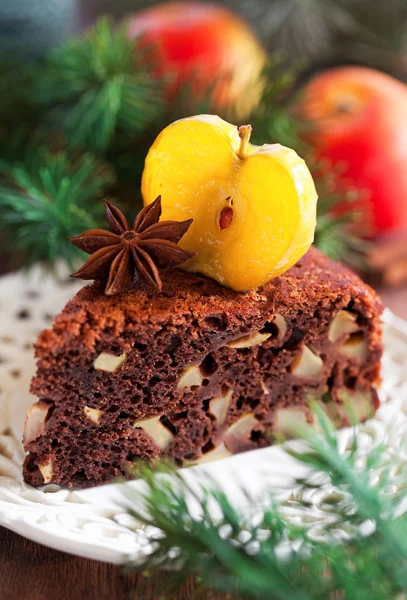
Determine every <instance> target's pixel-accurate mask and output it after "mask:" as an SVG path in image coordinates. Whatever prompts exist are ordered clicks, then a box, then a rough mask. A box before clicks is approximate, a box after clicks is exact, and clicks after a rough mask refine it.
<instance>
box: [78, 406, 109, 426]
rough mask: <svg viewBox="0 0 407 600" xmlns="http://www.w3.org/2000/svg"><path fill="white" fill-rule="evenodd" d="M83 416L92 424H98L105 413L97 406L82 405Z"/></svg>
mask: <svg viewBox="0 0 407 600" xmlns="http://www.w3.org/2000/svg"><path fill="white" fill-rule="evenodd" d="M82 412H83V416H84V417H85V418H86V419H87V420H88V421H90V422H91V423H93V425H99V423H100V419H101V417H102V416H103V415H104V414H105V413H104V411H103V410H98V409H97V408H90V407H89V406H84V407H83V411H82Z"/></svg>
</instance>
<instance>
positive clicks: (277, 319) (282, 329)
mask: <svg viewBox="0 0 407 600" xmlns="http://www.w3.org/2000/svg"><path fill="white" fill-rule="evenodd" d="M271 322H272V323H273V325H275V326H276V327H277V329H278V340H279V341H280V342H281V341H282V340H283V339H284V336H285V334H286V333H287V323H286V320H285V319H284V317H283V316H282V315H280V313H277V314H276V315H274V319H273V320H272V321H271Z"/></svg>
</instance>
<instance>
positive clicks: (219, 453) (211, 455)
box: [194, 442, 232, 465]
mask: <svg viewBox="0 0 407 600" xmlns="http://www.w3.org/2000/svg"><path fill="white" fill-rule="evenodd" d="M228 456H232V452H230V450H228V449H227V448H226V446H225V444H224V443H223V442H222V443H221V444H219V446H218V447H217V448H214V449H213V450H210V451H209V452H207V453H206V454H204V455H203V456H201V457H200V458H198V459H197V460H195V461H194V464H196V465H202V464H204V463H208V462H212V461H213V460H220V459H221V458H227V457H228Z"/></svg>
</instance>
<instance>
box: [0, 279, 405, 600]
mask: <svg viewBox="0 0 407 600" xmlns="http://www.w3.org/2000/svg"><path fill="white" fill-rule="evenodd" d="M382 297H383V300H384V302H385V304H386V305H387V306H389V308H391V309H392V310H393V311H394V312H395V313H396V314H398V315H399V316H401V317H404V318H405V319H407V288H404V289H400V290H393V291H383V292H382ZM193 588H194V582H193V580H192V579H191V580H189V581H187V582H186V584H185V586H184V589H183V590H182V591H181V592H180V594H179V596H178V600H190V598H191V595H192V590H193ZM150 590H151V588H150ZM150 590H149V589H148V587H147V589H146V588H145V586H143V591H142V590H141V589H140V579H139V577H138V576H137V575H136V574H133V575H124V574H122V573H121V571H120V569H119V568H118V567H115V566H112V565H107V564H104V563H100V562H96V561H92V560H85V559H82V558H77V557H75V556H70V555H68V554H65V553H63V552H58V551H56V550H51V549H50V548H46V547H45V546H40V545H39V544H35V543H33V542H30V541H28V540H26V539H24V538H22V537H20V536H19V535H16V534H15V533H12V532H10V531H7V530H6V529H4V528H1V527H0V600H84V599H86V600H88V599H89V600H93V599H95V600H124V599H128V598H132V599H138V600H146V598H151V596H150V594H151V591H150ZM149 592H150V593H149Z"/></svg>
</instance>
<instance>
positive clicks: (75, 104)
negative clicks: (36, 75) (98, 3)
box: [37, 18, 162, 151]
mask: <svg viewBox="0 0 407 600" xmlns="http://www.w3.org/2000/svg"><path fill="white" fill-rule="evenodd" d="M37 100H38V101H39V103H40V104H41V105H43V106H46V107H50V108H51V109H53V110H52V111H51V116H52V118H53V120H54V124H56V125H58V124H61V126H62V128H63V130H64V131H65V133H66V135H67V141H68V143H69V144H70V145H72V146H80V147H86V148H88V149H91V150H95V151H105V150H106V149H107V148H108V147H109V144H111V142H112V140H113V138H114V135H115V133H116V132H118V131H119V132H121V133H122V134H125V135H126V136H127V137H128V138H131V137H132V136H134V135H136V134H139V133H140V132H143V131H145V130H146V129H147V128H148V127H149V126H150V125H151V124H152V123H154V122H155V121H156V119H157V118H158V116H159V115H160V113H161V109H162V105H161V94H160V92H159V90H158V88H157V86H156V84H154V83H153V81H152V80H151V78H150V77H149V76H148V75H147V74H146V73H145V72H144V71H143V70H142V69H141V67H140V65H139V64H138V61H137V49H136V44H135V42H134V41H130V40H129V39H128V38H127V37H126V32H125V28H124V27H121V28H116V27H115V26H114V25H113V24H112V23H111V22H110V21H109V20H108V19H106V18H103V19H101V20H99V21H98V22H97V24H96V25H95V26H94V28H93V29H91V30H90V31H89V32H88V33H87V35H86V36H84V37H83V38H79V39H74V40H71V41H69V42H67V43H65V44H63V45H62V46H60V47H59V48H57V49H56V50H54V51H53V52H51V54H50V55H49V56H48V59H47V62H46V64H45V68H44V71H43V76H42V77H41V78H40V79H39V81H38V86H37Z"/></svg>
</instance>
